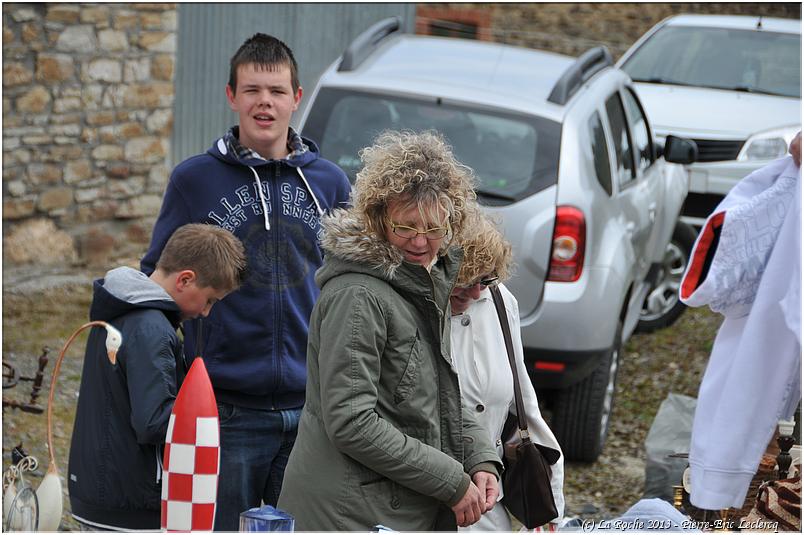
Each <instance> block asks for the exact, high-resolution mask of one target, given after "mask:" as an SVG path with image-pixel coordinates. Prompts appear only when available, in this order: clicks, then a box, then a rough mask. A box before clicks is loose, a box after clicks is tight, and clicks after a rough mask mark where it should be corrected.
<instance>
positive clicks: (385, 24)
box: [338, 17, 402, 72]
mask: <svg viewBox="0 0 804 535" xmlns="http://www.w3.org/2000/svg"><path fill="white" fill-rule="evenodd" d="M401 28H402V21H401V20H400V19H399V17H389V18H387V19H383V20H381V21H379V22H376V23H374V24H373V25H371V27H369V29H367V30H366V31H364V32H363V33H361V34H360V35H358V36H357V37H355V39H354V41H352V43H351V44H350V45H349V46H348V47H346V50H345V51H344V52H343V59H342V60H341V64H340V65H338V71H339V72H342V71H353V70H355V69H356V68H358V67H359V66H360V64H361V63H363V61H365V59H366V58H367V57H369V56H370V55H371V53H372V52H374V49H375V48H376V47H377V45H378V44H379V43H380V41H382V40H383V39H385V38H386V37H388V36H389V35H391V34H392V33H394V32H397V31H399V30H400V29H401Z"/></svg>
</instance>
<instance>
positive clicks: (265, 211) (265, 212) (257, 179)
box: [248, 165, 324, 230]
mask: <svg viewBox="0 0 804 535" xmlns="http://www.w3.org/2000/svg"><path fill="white" fill-rule="evenodd" d="M248 168H249V169H251V172H252V173H254V182H255V183H256V184H257V193H258V194H259V196H260V204H261V205H262V217H263V220H264V221H265V230H271V224H270V223H269V222H268V207H267V206H266V204H265V196H264V195H263V194H262V182H260V175H259V174H258V173H257V170H256V169H254V168H253V167H251V166H250V165H249V166H248ZM296 172H297V173H299V176H300V177H301V179H302V182H304V185H305V187H306V188H307V191H309V192H310V196H311V197H312V198H313V202H314V203H315V207H316V209H317V210H318V217H321V216H322V215H324V210H322V209H321V204H319V202H318V198H317V197H316V196H315V192H313V188H311V187H310V183H309V182H307V177H305V176H304V173H303V172H302V170H301V167H296Z"/></svg>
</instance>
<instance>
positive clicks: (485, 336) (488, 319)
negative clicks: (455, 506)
mask: <svg viewBox="0 0 804 535" xmlns="http://www.w3.org/2000/svg"><path fill="white" fill-rule="evenodd" d="M475 225H476V227H475V228H473V229H472V231H470V232H467V233H466V236H470V237H469V238H466V239H464V241H463V242H462V243H461V246H462V248H463V251H464V261H463V264H462V266H461V269H460V272H459V273H458V279H457V282H456V285H455V289H454V290H453V291H452V294H451V296H450V305H451V308H452V325H451V327H452V329H451V342H452V358H453V363H454V366H455V368H456V370H457V372H458V378H459V381H460V388H461V395H462V397H463V400H464V403H465V404H466V405H467V406H468V407H470V408H473V409H474V411H475V414H476V416H477V419H478V422H479V423H480V424H481V425H482V426H483V427H484V428H485V429H486V430H487V431H488V433H489V437H490V438H491V440H492V442H493V443H494V444H496V446H497V451H498V453H499V454H500V458H502V455H503V443H504V442H505V441H506V439H508V438H509V437H502V436H501V435H502V432H503V426H504V424H505V421H506V419H507V417H508V415H509V413H510V414H515V413H516V406H515V404H514V382H513V375H512V373H511V367H510V364H509V361H508V355H507V353H506V349H505V341H504V339H503V334H502V329H501V328H500V321H499V319H498V316H497V311H496V309H495V307H494V302H493V301H492V297H491V292H490V291H489V290H488V286H489V285H490V284H498V285H499V288H500V292H501V294H502V296H503V301H504V302H505V309H506V312H507V314H508V321H509V324H510V328H511V336H512V341H513V346H514V353H515V356H516V364H517V373H518V376H519V382H520V385H521V388H522V398H523V402H524V406H525V412H526V414H527V417H528V431H529V432H530V436H531V439H532V440H533V441H534V442H536V443H538V444H543V445H545V446H548V447H550V448H553V449H556V450H559V451H560V450H561V448H560V446H559V444H558V441H557V440H556V438H555V435H553V432H552V431H551V430H550V428H549V427H548V426H547V423H546V422H545V421H544V419H543V418H542V415H541V412H540V411H539V402H538V400H537V398H536V392H535V391H534V389H533V385H532V384H531V382H530V380H529V378H528V373H527V370H526V369H525V362H524V359H523V353H522V340H521V337H520V327H519V307H518V304H517V301H516V298H515V297H514V296H513V295H512V294H511V292H510V291H508V289H507V288H506V287H505V286H504V285H503V284H501V282H502V281H504V280H506V279H507V278H508V276H509V273H510V269H511V258H512V255H511V245H510V244H509V243H508V242H507V241H506V240H505V238H504V237H503V236H502V234H501V233H500V231H499V230H498V229H497V228H496V226H495V225H494V223H492V222H491V221H490V220H489V219H488V218H487V217H486V216H483V215H481V214H479V213H478V214H477V218H476V220H475ZM551 468H552V478H551V482H550V483H551V487H552V489H553V497H554V499H555V503H556V509H557V510H558V515H559V516H558V518H556V519H555V520H554V521H553V522H558V521H559V519H561V517H562V516H563V514H564V495H563V486H564V456H563V454H562V455H561V457H560V458H559V460H558V461H557V462H556V463H555V464H554V465H553V466H552V467H551ZM500 491H501V492H500V497H502V485H501V486H500ZM460 529H462V530H470V531H511V519H510V517H509V515H508V511H507V510H506V509H505V507H504V506H503V505H502V504H501V503H500V502H499V501H498V502H497V505H496V506H495V507H494V508H492V509H491V510H490V511H488V512H486V513H485V514H484V515H483V517H482V518H481V519H480V521H479V522H477V523H476V524H473V525H472V526H469V527H467V528H460Z"/></svg>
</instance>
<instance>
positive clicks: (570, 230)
mask: <svg viewBox="0 0 804 535" xmlns="http://www.w3.org/2000/svg"><path fill="white" fill-rule="evenodd" d="M585 250H586V220H585V219H584V217H583V212H581V211H580V210H578V209H577V208H575V207H574V206H559V207H557V208H556V226H555V230H554V231H553V248H552V250H551V251H550V271H549V273H548V275H547V280H548V281H553V282H575V281H576V280H578V279H579V278H580V277H581V272H582V271H583V255H584V251H585Z"/></svg>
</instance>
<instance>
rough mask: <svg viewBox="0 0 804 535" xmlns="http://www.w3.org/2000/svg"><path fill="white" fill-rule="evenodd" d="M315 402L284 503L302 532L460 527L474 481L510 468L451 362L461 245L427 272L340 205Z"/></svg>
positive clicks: (310, 391) (317, 312)
mask: <svg viewBox="0 0 804 535" xmlns="http://www.w3.org/2000/svg"><path fill="white" fill-rule="evenodd" d="M322 226H323V227H324V229H325V230H324V235H323V238H322V247H323V248H324V249H325V251H326V254H325V258H324V265H323V267H322V268H321V269H319V270H318V272H317V273H316V282H317V284H318V285H319V286H320V287H321V295H320V297H319V299H318V302H317V303H316V306H315V309H314V310H313V314H312V318H311V320H310V334H309V340H308V345H307V391H306V402H305V406H304V410H303V412H302V416H301V421H300V423H299V431H298V437H297V439H296V444H295V446H294V448H293V451H292V453H291V455H290V460H289V462H288V466H287V469H286V471H285V478H284V483H283V487H282V493H281V496H280V499H279V508H280V509H283V510H285V511H288V512H289V513H291V514H292V515H293V516H294V517H295V519H296V525H295V528H296V530H299V531H327V530H339V531H368V530H370V529H371V528H372V527H373V526H374V525H376V524H383V525H385V526H387V527H389V528H391V529H394V530H399V531H428V530H433V529H436V528H440V529H443V528H447V529H449V528H452V529H455V517H454V514H453V512H452V511H451V510H450V509H449V508H448V506H449V505H453V504H455V503H457V502H458V501H459V500H460V498H461V497H462V496H463V494H464V493H465V492H466V489H467V488H468V486H469V482H470V476H469V474H472V473H474V472H475V471H478V470H479V469H481V468H482V469H483V470H486V471H489V472H497V473H499V470H501V468H502V466H501V464H500V458H499V456H498V455H497V452H496V450H495V448H494V447H493V446H492V444H490V443H489V439H488V433H486V432H485V431H484V430H483V429H482V428H481V427H480V426H479V425H478V424H477V422H476V421H475V419H474V416H473V415H472V413H471V411H469V410H467V409H463V408H462V404H461V393H460V389H459V387H458V376H457V375H456V373H455V370H454V369H453V367H452V364H451V358H450V337H449V325H450V321H449V317H448V314H449V310H448V303H449V294H450V291H451V289H452V287H453V285H454V281H455V277H456V276H457V273H458V268H459V264H460V260H461V254H462V253H461V252H460V250H458V249H454V250H451V251H450V253H449V254H447V255H445V256H443V257H441V258H440V260H439V261H438V262H437V263H436V264H435V265H434V266H433V268H432V269H431V271H430V272H429V273H428V272H427V270H425V269H424V268H423V267H422V266H420V265H417V264H412V263H409V262H405V261H403V257H402V255H401V253H400V251H399V250H398V249H396V248H395V247H393V246H392V245H391V244H389V243H387V242H385V241H384V240H378V239H377V238H376V237H374V236H367V235H365V234H363V233H362V231H361V229H360V225H359V224H358V222H357V221H356V220H355V219H354V218H353V216H352V215H351V214H350V213H349V212H346V211H343V210H340V211H337V212H336V213H334V214H333V215H332V216H330V217H329V218H327V219H325V220H324V221H322Z"/></svg>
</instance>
